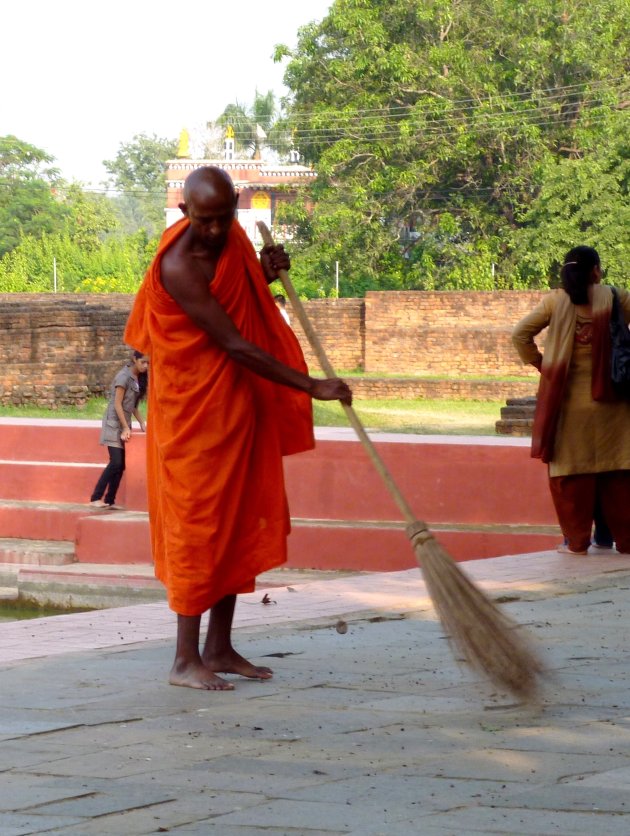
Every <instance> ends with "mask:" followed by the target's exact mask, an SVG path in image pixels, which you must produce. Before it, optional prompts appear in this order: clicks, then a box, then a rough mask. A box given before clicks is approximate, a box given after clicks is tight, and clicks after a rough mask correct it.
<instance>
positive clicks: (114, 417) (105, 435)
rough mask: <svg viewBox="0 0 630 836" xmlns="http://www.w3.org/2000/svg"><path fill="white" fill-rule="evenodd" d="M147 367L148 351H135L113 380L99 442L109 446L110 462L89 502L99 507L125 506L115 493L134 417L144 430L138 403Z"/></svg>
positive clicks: (115, 508)
mask: <svg viewBox="0 0 630 836" xmlns="http://www.w3.org/2000/svg"><path fill="white" fill-rule="evenodd" d="M148 366H149V358H148V357H147V356H146V354H142V352H140V351H134V352H133V355H132V358H131V360H130V361H129V362H128V363H127V364H126V365H125V366H123V368H122V369H121V370H120V371H119V372H118V374H117V375H116V377H115V378H114V381H113V383H112V387H111V391H110V396H109V401H108V403H107V409H106V410H105V415H104V416H103V427H102V429H101V436H100V439H99V444H102V445H104V446H106V447H107V451H108V453H109V464H108V465H107V467H106V468H105V470H104V471H103V472H102V474H101V476H100V478H99V480H98V482H97V483H96V487H95V488H94V490H93V491H92V496H91V497H90V505H94V506H95V507H97V508H111V509H114V510H122V506H120V505H116V492H117V491H118V486H119V485H120V480H121V479H122V475H123V473H124V472H125V444H126V442H127V441H129V440H130V438H131V416H132V415H133V416H134V417H135V418H136V419H137V421H138V423H139V424H140V431H141V432H144V429H145V427H144V420H143V418H142V416H141V415H140V412H139V410H138V404H139V403H140V401H141V400H142V399H143V398H144V397H145V395H146V390H147V378H148V374H147V369H148ZM103 497H104V498H103Z"/></svg>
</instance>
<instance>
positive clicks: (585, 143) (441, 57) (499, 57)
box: [276, 0, 630, 292]
mask: <svg viewBox="0 0 630 836" xmlns="http://www.w3.org/2000/svg"><path fill="white" fill-rule="evenodd" d="M629 30H630V2H629V0H588V2H587V0H575V2H572V3H570V4H569V3H568V2H566V0H530V2H528V3H515V2H513V0H457V2H455V0H335V2H334V3H333V5H332V6H331V9H330V12H329V14H328V16H327V17H326V18H325V19H324V20H323V21H322V22H321V23H316V24H311V25H309V26H307V27H304V28H303V29H302V30H301V32H300V37H299V41H298V46H297V48H296V50H295V51H294V52H291V51H290V50H288V49H287V48H286V47H279V48H277V50H276V58H277V59H278V60H280V59H282V58H288V59H289V62H288V65H287V69H286V74H285V83H286V84H287V85H288V87H289V88H290V90H291V101H290V111H289V120H288V124H289V127H291V128H292V129H293V130H294V131H295V136H296V140H297V143H298V145H299V148H300V151H301V152H302V154H304V155H305V156H306V158H307V159H308V160H309V161H311V162H313V163H314V165H315V167H316V169H317V173H318V179H317V182H316V183H315V184H314V185H313V186H312V189H311V192H310V194H309V195H308V196H306V198H305V200H304V201H303V203H302V205H296V206H294V207H288V208H286V209H284V210H283V213H284V215H283V221H284V222H285V223H287V224H289V225H293V227H294V228H295V229H299V230H300V231H301V232H302V233H303V234H304V235H305V237H304V238H303V239H302V244H301V247H300V249H299V251H298V252H297V254H296V256H295V258H294V268H297V272H298V273H299V272H300V270H301V267H302V265H308V269H316V270H317V271H318V272H319V273H322V274H323V273H326V274H328V275H330V268H331V259H332V260H339V261H340V262H341V263H342V265H344V268H345V273H346V280H345V282H344V284H343V292H359V291H360V290H361V288H363V287H368V286H369V287H374V288H378V287H409V288H445V289H457V288H462V287H471V288H475V287H477V288H483V289H488V288H492V287H521V286H525V285H526V284H527V283H528V282H529V281H531V280H535V281H539V278H535V271H534V272H532V271H531V270H529V269H528V270H525V272H524V273H523V274H521V270H520V266H519V262H518V261H517V260H516V259H514V258H512V257H511V253H512V251H513V249H514V248H515V247H516V246H517V239H518V236H519V234H520V232H521V230H522V229H523V228H524V227H526V226H528V225H530V224H532V223H534V222H536V220H535V216H534V215H528V210H529V209H530V207H531V206H532V202H533V201H534V200H535V199H536V197H537V196H538V195H539V193H541V190H542V189H543V184H544V183H545V182H548V178H549V176H550V174H549V172H550V170H551V169H552V168H553V165H554V164H557V165H560V164H561V163H562V161H573V162H575V166H574V168H576V169H580V170H581V166H582V165H583V164H585V162H586V157H587V155H588V149H590V148H593V147H594V146H595V145H596V144H597V141H598V140H599V139H600V138H602V137H605V136H606V135H607V132H610V129H611V126H612V125H614V124H618V123H617V121H616V120H617V119H618V118H619V115H620V113H621V114H623V113H624V111H620V108H621V107H622V106H623V104H624V101H625V100H626V99H627V89H628V86H627V80H625V79H626V73H627V66H628V39H627V32H628V31H629ZM625 113H627V111H625ZM625 133H626V135H627V116H626V131H625ZM309 202H310V203H312V207H313V208H312V212H311V214H310V218H309V219H308V221H306V222H305V220H304V211H305V207H306V206H308V204H309ZM619 233H620V235H623V234H624V230H619ZM625 236H626V238H627V228H626V229H625ZM493 265H496V269H495V268H494V267H493Z"/></svg>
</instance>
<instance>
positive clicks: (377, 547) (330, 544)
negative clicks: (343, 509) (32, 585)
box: [76, 511, 561, 572]
mask: <svg viewBox="0 0 630 836" xmlns="http://www.w3.org/2000/svg"><path fill="white" fill-rule="evenodd" d="M291 527H292V531H291V534H290V536H289V540H288V561H287V564H286V565H287V567H289V568H296V569H317V570H322V571H323V570H345V571H365V572H368V571H369V572H379V571H381V572H392V571H398V570H402V569H409V568H411V567H413V566H415V565H416V558H415V555H414V552H413V550H412V549H411V546H410V543H409V540H408V538H407V535H406V533H405V530H404V526H403V524H402V523H401V522H397V521H395V520H392V521H376V520H323V519H318V520H312V519H303V518H296V517H293V518H292V519H291ZM431 529H432V531H433V533H434V534H435V536H436V538H437V539H438V540H439V541H440V542H441V543H442V544H443V545H444V547H445V548H446V549H447V551H448V552H449V554H451V556H452V557H453V558H454V559H455V560H458V561H461V560H476V559H479V558H485V557H499V556H501V555H505V554H520V553H522V552H532V551H544V550H545V549H549V548H554V547H555V546H556V545H557V544H558V542H559V539H561V538H560V530H559V528H558V527H557V525H550V526H531V525H492V524H490V525H465V524H462V525H454V524H452V523H434V524H431ZM76 557H77V560H78V561H79V562H81V563H100V564H117V565H120V566H126V565H127V564H150V563H151V562H152V558H151V541H150V535H149V520H148V514H146V513H141V512H130V511H118V512H116V511H108V512H106V513H105V514H102V515H91V516H89V517H82V518H81V519H80V520H79V521H78V524H77V542H76Z"/></svg>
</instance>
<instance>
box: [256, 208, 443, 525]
mask: <svg viewBox="0 0 630 836" xmlns="http://www.w3.org/2000/svg"><path fill="white" fill-rule="evenodd" d="M257 226H258V229H259V230H260V234H261V236H262V239H263V242H264V244H265V246H267V247H273V246H274V240H273V238H272V237H271V233H270V232H269V229H268V228H267V226H266V224H264V223H263V222H262V221H258V222H257ZM278 278H279V279H280V281H281V282H282V286H283V287H284V289H285V291H286V294H287V296H288V297H289V301H290V302H291V307H292V308H293V310H294V311H295V313H296V314H297V318H298V319H299V321H300V325H301V326H302V328H303V330H304V333H305V334H306V338H307V339H308V341H309V343H310V346H311V348H312V349H313V351H314V352H315V356H316V357H317V360H318V362H319V365H320V366H321V367H322V371H323V372H324V374H325V375H326V377H337V375H336V374H335V370H334V369H333V367H332V364H331V362H330V360H329V359H328V356H327V355H326V352H325V351H324V346H323V345H322V344H321V341H320V339H319V337H318V336H317V334H316V332H315V329H314V328H313V325H312V324H311V321H310V319H309V318H308V314H307V313H306V310H305V309H304V305H303V304H302V302H301V300H300V297H299V296H298V295H297V293H296V292H295V288H294V287H293V283H292V282H291V279H290V278H289V274H288V273H287V271H286V270H279V271H278ZM341 406H342V407H343V409H344V412H345V413H346V415H347V417H348V421H349V422H350V425H351V426H352V428H353V429H354V431H355V433H356V434H357V437H358V439H359V441H360V442H361V444H362V445H363V447H364V448H365V451H366V453H367V454H368V456H369V457H370V460H371V461H372V464H373V465H374V467H375V468H376V470H377V471H378V473H379V474H380V476H381V478H382V480H383V482H384V483H385V487H386V488H387V490H388V491H389V492H390V494H391V495H392V498H393V499H394V502H395V503H396V505H397V506H398V508H399V509H400V512H401V513H402V515H403V516H404V518H405V520H406V521H407V523H408V524H411V523H414V529H418V528H419V525H418V524H419V523H420V524H421V525H420V528H422V529H427V530H428V526H427V525H426V523H422V521H421V520H417V518H416V517H415V516H414V514H413V511H412V510H411V507H410V506H409V503H408V502H407V500H406V499H405V497H404V496H403V495H402V493H401V492H400V490H399V488H398V485H397V484H396V483H395V482H394V480H393V478H392V475H391V473H390V472H389V470H388V469H387V467H386V466H385V463H384V462H383V460H382V458H381V457H380V456H379V454H378V453H377V451H376V448H375V447H374V445H373V444H372V440H371V439H370V437H369V435H368V434H367V433H366V431H365V428H364V426H363V424H362V423H361V420H360V418H359V416H358V415H357V413H356V412H355V411H354V409H353V408H352V407H351V406H348V404H345V403H342V404H341Z"/></svg>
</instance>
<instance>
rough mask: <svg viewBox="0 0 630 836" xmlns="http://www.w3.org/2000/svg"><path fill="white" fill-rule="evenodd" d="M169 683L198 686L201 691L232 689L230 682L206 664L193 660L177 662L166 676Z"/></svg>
mask: <svg viewBox="0 0 630 836" xmlns="http://www.w3.org/2000/svg"><path fill="white" fill-rule="evenodd" d="M168 681H169V684H170V685H182V686H183V687H185V688H198V689H200V690H203V691H233V690H234V686H233V685H232V683H231V682H226V681H225V679H221V677H220V676H215V674H214V673H213V672H212V671H211V670H210V669H209V668H208V667H206V665H202V664H200V663H195V662H177V660H175V663H174V665H173V667H172V669H171V673H170V676H169V678H168Z"/></svg>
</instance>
